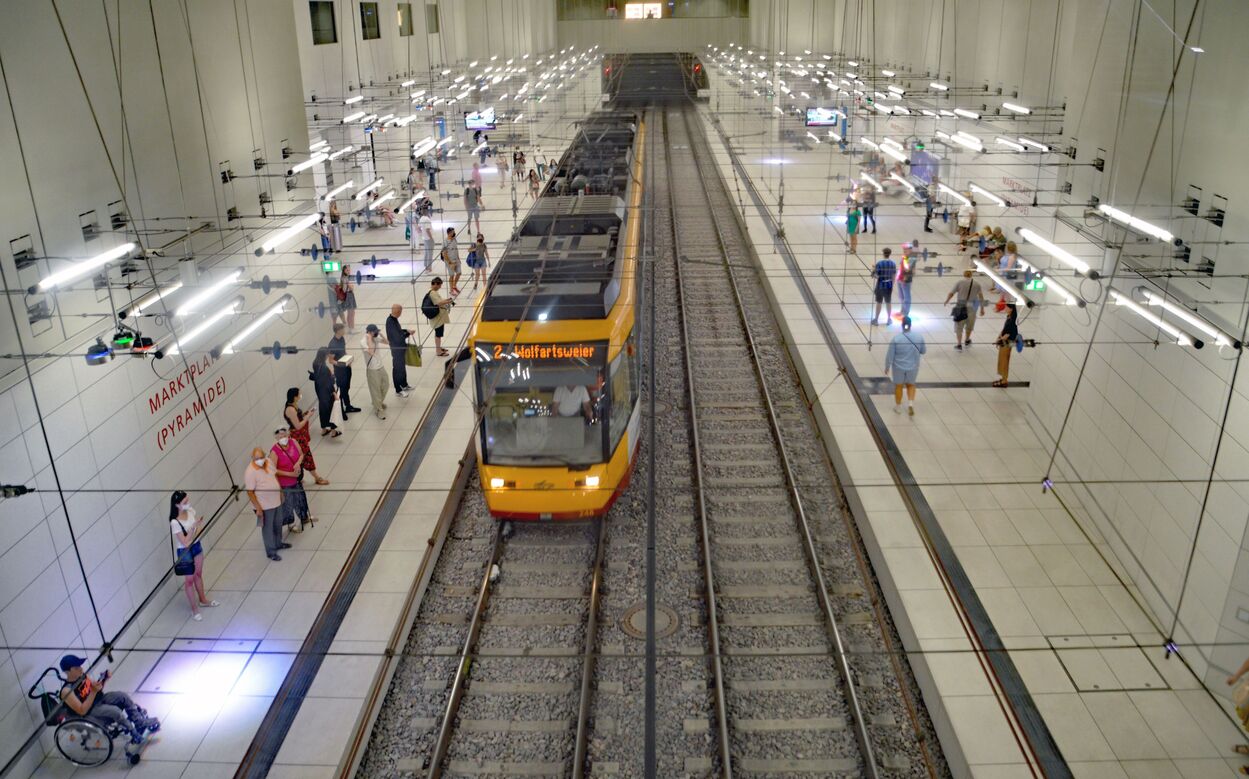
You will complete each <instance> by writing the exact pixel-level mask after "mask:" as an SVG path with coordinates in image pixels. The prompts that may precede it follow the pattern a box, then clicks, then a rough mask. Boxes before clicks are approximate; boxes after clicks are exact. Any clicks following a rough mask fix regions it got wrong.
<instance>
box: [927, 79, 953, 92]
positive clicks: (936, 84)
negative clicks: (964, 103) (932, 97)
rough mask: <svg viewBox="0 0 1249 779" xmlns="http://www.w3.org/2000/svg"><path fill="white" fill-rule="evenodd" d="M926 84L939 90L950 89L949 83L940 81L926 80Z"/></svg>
mask: <svg viewBox="0 0 1249 779" xmlns="http://www.w3.org/2000/svg"><path fill="white" fill-rule="evenodd" d="M928 86H930V87H932V88H933V89H936V90H938V91H941V92H948V91H949V90H950V85H949V84H942V83H941V82H940V81H930V82H928Z"/></svg>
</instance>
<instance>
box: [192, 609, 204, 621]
mask: <svg viewBox="0 0 1249 779" xmlns="http://www.w3.org/2000/svg"><path fill="white" fill-rule="evenodd" d="M191 619H193V620H195V621H196V622H203V621H204V615H203V614H200V613H199V612H198V611H197V612H195V613H194V614H192V615H191Z"/></svg>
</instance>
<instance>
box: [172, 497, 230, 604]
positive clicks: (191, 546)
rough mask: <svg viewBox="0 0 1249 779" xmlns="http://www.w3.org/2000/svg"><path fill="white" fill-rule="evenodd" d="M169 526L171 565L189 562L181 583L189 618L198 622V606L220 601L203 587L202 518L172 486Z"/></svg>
mask: <svg viewBox="0 0 1249 779" xmlns="http://www.w3.org/2000/svg"><path fill="white" fill-rule="evenodd" d="M169 529H170V531H171V532H172V533H173V543H174V561H175V565H174V567H175V569H177V568H179V567H182V568H184V569H185V566H186V562H187V561H188V560H189V561H190V563H191V572H190V573H187V574H184V575H183V576H182V587H183V589H185V590H186V600H187V603H189V604H191V619H193V620H195V621H196V622H199V621H200V620H202V619H203V618H204V615H203V614H200V608H201V607H202V608H206V609H207V608H213V607H214V606H220V605H221V604H220V603H218V602H217V601H215V600H213V599H212V598H209V597H208V593H207V592H205V590H204V547H203V546H202V545H201V544H200V540H199V537H200V533H202V532H203V530H204V518H203V517H201V516H199V515H198V514H196V513H195V509H193V508H191V501H190V499H189V498H188V497H187V494H186V493H185V492H183V491H182V490H174V493H173V495H172V496H171V497H170V499H169ZM178 563H181V565H178ZM175 573H178V571H177V570H175Z"/></svg>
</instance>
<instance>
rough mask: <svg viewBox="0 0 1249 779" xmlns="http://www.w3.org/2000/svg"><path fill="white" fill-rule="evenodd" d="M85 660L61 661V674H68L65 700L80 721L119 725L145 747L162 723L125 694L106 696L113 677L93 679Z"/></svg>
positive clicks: (67, 658) (107, 674)
mask: <svg viewBox="0 0 1249 779" xmlns="http://www.w3.org/2000/svg"><path fill="white" fill-rule="evenodd" d="M85 662H87V659H86V658H85V657H77V656H75V655H65V656H64V657H62V658H61V671H63V672H64V673H65V685H64V686H63V687H61V692H60V696H61V700H62V701H63V702H64V703H65V705H66V706H68V707H69V709H70V711H72V712H74V713H75V714H77V715H78V716H79V717H90V718H91V719H93V720H98V721H101V722H103V723H105V724H107V723H115V724H117V725H120V726H121V728H122V729H123V730H125V731H126V732H127V733H129V734H130V741H131V742H132V743H135V744H141V743H143V735H144V734H145V733H155V732H156V731H158V730H160V720H158V719H156V718H155V717H149V716H148V714H147V710H146V709H144V708H143V707H142V706H140V705H139V704H137V703H135V702H134V699H133V698H131V697H130V696H129V695H127V694H126V693H124V692H104V685H105V683H106V682H108V680H109V678H110V677H112V674H111V673H110V672H109V671H105V672H104V674H103V675H102V676H100V678H99V679H92V678H91V677H90V676H87V673H86V672H85V671H83V670H82V666H83V663H85Z"/></svg>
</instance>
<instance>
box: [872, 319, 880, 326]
mask: <svg viewBox="0 0 1249 779" xmlns="http://www.w3.org/2000/svg"><path fill="white" fill-rule="evenodd" d="M872 324H873V325H878V324H880V322H877V321H876V320H875V319H873V320H872Z"/></svg>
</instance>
